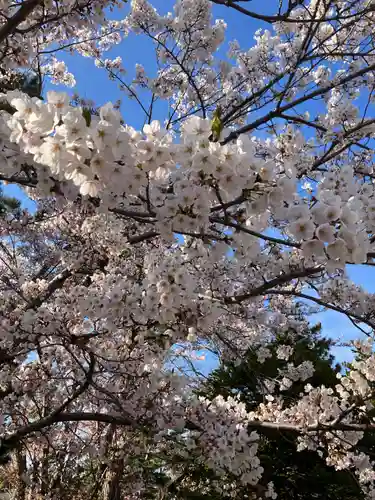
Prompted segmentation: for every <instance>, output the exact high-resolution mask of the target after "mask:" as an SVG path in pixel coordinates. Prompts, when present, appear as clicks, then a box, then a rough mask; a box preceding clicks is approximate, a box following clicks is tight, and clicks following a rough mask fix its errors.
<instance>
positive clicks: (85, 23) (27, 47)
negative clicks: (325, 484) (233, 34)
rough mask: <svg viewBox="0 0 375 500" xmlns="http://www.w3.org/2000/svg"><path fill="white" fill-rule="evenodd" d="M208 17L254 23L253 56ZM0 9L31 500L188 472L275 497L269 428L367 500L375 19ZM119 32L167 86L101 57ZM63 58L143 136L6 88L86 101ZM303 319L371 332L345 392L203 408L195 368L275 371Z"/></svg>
mask: <svg viewBox="0 0 375 500" xmlns="http://www.w3.org/2000/svg"><path fill="white" fill-rule="evenodd" d="M213 3H214V4H218V5H216V6H215V7H219V8H221V12H222V14H223V16H224V17H225V15H226V13H227V12H229V11H233V13H235V14H236V15H238V16H240V17H241V19H245V20H246V19H247V18H249V19H255V20H257V21H259V23H260V26H261V28H260V29H259V30H258V31H257V32H256V33H255V34H254V45H253V46H252V47H250V48H247V47H241V46H240V45H239V43H238V42H236V41H235V40H226V36H225V31H226V23H225V21H224V20H220V19H215V18H214V16H213V10H212V9H213ZM0 7H1V18H0V75H1V79H2V80H3V84H2V86H1V88H2V89H4V92H3V94H2V96H1V100H2V102H3V103H5V105H2V106H1V109H2V111H1V116H0V134H1V152H0V165H1V167H0V180H2V181H5V182H8V183H14V184H17V185H18V186H21V187H22V188H23V189H24V191H25V193H26V194H27V195H28V196H29V197H30V198H32V199H34V200H35V203H36V206H37V209H36V211H35V213H28V212H24V213H16V214H9V216H7V217H4V218H1V219H0V226H1V236H2V238H1V241H0V262H1V277H0V290H1V295H0V298H1V300H0V308H1V313H0V314H1V323H0V339H1V340H0V375H1V377H0V389H1V393H0V394H1V398H0V399H1V400H0V414H1V425H0V436H1V442H0V455H1V456H3V457H4V460H5V459H6V457H7V456H9V454H14V455H15V456H16V462H15V463H16V465H15V467H16V475H17V477H18V479H19V481H18V482H17V486H16V495H17V497H18V499H19V500H23V499H25V498H26V495H29V496H30V495H31V498H37V495H39V496H41V498H60V499H61V498H64V496H63V491H64V488H65V491H67V488H68V486H67V485H68V484H70V487H72V488H73V489H74V484H77V482H79V481H80V480H81V479H82V477H81V476H80V472H79V471H82V470H85V471H87V470H88V467H89V465H88V464H95V467H96V469H95V472H93V473H92V474H91V476H90V475H89V476H88V477H89V478H90V480H89V484H90V488H93V489H92V490H90V491H91V498H95V495H97V496H98V495H102V497H103V495H104V498H105V496H106V498H107V499H108V500H109V499H110V498H111V499H117V498H124V497H125V498H129V499H130V498H131V499H133V498H138V497H140V498H144V497H145V496H146V492H147V494H149V493H150V491H151V490H152V491H153V492H154V493H152V494H154V495H155V496H158V498H164V497H165V496H168V495H169V492H170V491H172V490H173V485H174V484H175V483H176V481H179V480H180V479H181V477H183V476H184V475H185V474H186V469H187V468H189V466H190V464H191V461H193V462H194V463H199V464H202V466H204V467H206V468H207V470H209V472H210V474H209V475H208V476H207V477H209V487H210V489H211V490H212V488H214V489H215V490H216V491H217V492H218V495H219V496H220V495H221V496H228V497H233V496H236V495H238V494H239V492H241V495H243V496H244V498H245V497H248V498H276V496H277V491H276V490H275V488H274V485H273V484H272V482H267V480H265V479H264V477H263V472H264V470H263V466H262V460H261V457H260V456H258V445H259V439H260V434H261V433H262V432H264V430H265V429H268V430H273V431H275V432H277V433H279V434H280V439H281V436H282V435H284V434H285V433H286V434H288V433H291V434H293V436H294V437H293V439H295V441H296V443H297V449H298V450H305V449H308V450H312V451H315V452H316V453H317V455H319V456H320V457H321V456H323V457H324V458H325V460H326V463H327V465H328V466H332V467H335V468H336V469H338V470H341V469H348V470H350V471H351V473H352V474H353V476H354V477H355V478H356V481H358V484H359V486H360V487H361V489H362V491H363V494H364V495H365V496H367V497H368V498H374V497H375V483H374V479H375V472H374V463H373V457H372V456H371V455H370V454H368V453H366V452H365V451H363V448H362V447H361V441H362V440H363V439H364V437H365V436H366V435H371V433H373V432H374V430H375V423H374V419H373V403H372V401H373V400H374V387H373V384H374V381H375V355H374V354H373V334H374V328H375V309H374V303H375V299H374V296H373V295H372V294H370V293H368V292H366V290H364V289H362V288H361V287H359V286H357V285H355V284H354V283H353V282H351V280H350V279H349V277H348V274H347V269H348V266H350V265H353V264H356V265H362V266H371V265H373V264H374V260H373V259H374V257H375V250H374V243H375V195H374V184H373V178H374V170H373V142H372V134H373V133H374V130H375V129H374V126H375V118H374V117H375V115H374V110H373V103H374V98H373V93H374V85H375V59H374V56H375V52H374V40H373V24H374V18H375V4H374V2H373V1H372V0H356V1H351V0H311V1H308V0H306V1H304V0H302V1H300V2H294V1H291V0H289V1H283V2H280V4H277V5H276V4H275V13H274V14H273V15H269V14H264V13H262V12H258V11H252V10H251V8H250V7H251V5H250V3H247V2H245V1H242V2H240V1H236V0H214V1H213V2H211V1H209V0H178V1H176V2H175V4H174V6H173V11H172V12H171V13H170V14H164V13H160V12H158V11H157V10H156V9H155V8H154V7H153V6H152V5H151V4H149V3H148V2H147V1H146V0H132V2H130V4H127V5H125V4H124V3H123V2H120V1H104V0H87V1H81V0H71V1H70V0H69V1H64V2H62V1H54V2H52V1H49V0H45V1H38V0H24V1H15V2H8V1H5V0H4V1H2V2H0ZM122 8H123V10H121V9H122ZM112 12H115V13H116V15H115V16H113V17H114V18H115V20H111V19H110V17H111V13H112ZM121 12H123V14H122V16H121V15H119V13H121ZM119 18H120V19H121V20H118V19H119ZM129 34H137V35H138V36H140V37H146V38H147V39H148V40H149V41H150V42H151V43H152V44H153V47H154V49H155V60H156V63H157V70H156V72H155V74H148V72H147V71H146V70H145V68H144V67H143V66H142V65H141V63H139V64H138V65H137V67H136V68H135V78H133V79H131V78H128V77H127V76H126V71H125V70H126V62H123V60H122V59H121V57H120V56H118V57H116V58H114V59H109V58H106V57H105V56H106V51H108V50H109V49H113V50H114V48H115V46H116V45H118V44H119V43H120V42H121V40H122V39H124V38H126V37H127V36H128V35H129ZM223 48H225V49H227V54H226V55H221V54H222V52H223ZM65 51H68V52H70V53H76V54H80V55H82V56H85V57H89V58H92V59H93V61H94V62H95V64H96V66H98V67H99V68H102V70H104V71H106V72H107V73H108V76H109V77H110V79H111V80H114V81H115V82H117V83H118V84H119V85H120V88H121V89H122V90H123V92H124V96H125V97H128V98H129V99H132V100H133V101H135V102H136V103H138V105H139V113H140V116H141V121H142V120H143V119H144V126H143V127H142V130H137V129H135V128H134V127H133V126H132V125H131V124H130V123H127V122H126V120H124V119H123V117H122V115H121V113H120V110H119V106H118V105H117V103H115V104H112V103H108V104H105V105H104V106H101V107H96V106H95V105H93V103H88V102H84V101H82V99H80V98H79V97H72V96H70V95H69V94H68V93H65V92H55V91H48V92H47V93H46V95H45V96H44V97H45V98H44V99H40V98H39V97H38V96H31V95H29V94H27V93H24V92H22V90H20V89H15V90H8V89H7V85H8V82H9V81H12V79H13V78H15V77H16V75H17V74H18V75H19V74H20V73H21V74H22V72H26V73H27V72H30V74H35V75H37V77H38V82H39V83H42V82H43V80H47V81H50V82H51V83H52V84H54V83H59V84H63V85H66V86H74V82H75V80H74V75H73V74H71V73H70V72H69V70H68V67H67V65H66V62H65V61H64V58H63V57H62V56H61V54H64V52H65ZM0 83H1V82H0ZM317 102H318V104H317ZM156 105H158V107H159V108H160V107H161V109H164V115H163V116H162V117H160V116H159V117H158V118H159V120H156V117H155V108H156ZM159 105H160V106H159ZM311 308H315V309H316V308H326V309H329V310H333V311H335V312H336V313H339V314H343V315H345V316H346V317H347V318H349V320H350V321H351V322H352V323H353V325H354V326H355V327H356V328H357V329H358V336H359V340H358V341H357V342H356V343H355V345H354V346H353V347H354V348H355V349H356V351H357V353H358V355H357V358H356V360H355V361H354V362H353V363H352V365H351V368H350V370H348V371H347V372H345V373H342V374H341V373H340V374H338V380H337V384H336V386H335V387H325V386H324V385H320V386H313V385H311V383H309V379H311V377H313V374H314V364H313V363H312V362H311V361H309V360H304V361H302V362H301V363H299V364H294V363H292V362H291V363H288V364H287V366H286V368H285V370H283V371H282V372H280V373H278V375H277V376H275V378H274V379H273V380H267V381H264V380H262V377H261V375H259V383H261V382H262V387H263V395H264V400H263V401H262V402H261V403H259V404H258V405H257V406H256V407H255V408H253V409H251V410H250V411H249V410H248V409H247V408H246V407H245V405H244V404H243V403H242V402H241V401H240V400H239V399H238V398H236V397H234V396H233V397H231V396H229V397H224V396H223V395H217V396H215V397H214V398H211V399H210V398H208V397H202V396H198V395H197V392H196V390H195V389H196V386H197V384H199V377H198V379H197V378H196V377H191V376H190V373H191V371H193V373H194V360H193V353H194V352H195V351H196V350H197V349H201V348H203V347H204V348H206V349H210V350H212V351H213V352H214V353H215V354H216V355H217V357H218V359H219V361H230V362H233V363H239V362H241V360H242V359H243V357H244V356H245V355H246V354H247V353H248V352H249V349H252V350H256V351H257V355H258V359H259V360H260V361H261V360H266V359H267V358H268V357H269V356H270V349H269V344H270V343H271V342H272V341H273V340H274V338H275V337H276V336H277V335H280V334H287V333H288V342H286V344H285V346H284V347H283V346H280V353H279V356H280V357H281V359H286V357H287V356H290V355H291V352H290V349H291V346H293V342H294V340H295V338H297V337H298V338H300V337H301V336H303V335H304V333H306V332H308V330H309V324H308V314H309V312H311V310H312V309H311ZM340 335H341V332H337V338H338V339H339V338H340ZM364 339H365V340H364ZM178 359H180V360H182V361H183V366H190V365H189V363H190V364H191V369H192V370H187V369H186V370H185V373H184V374H181V373H180V372H179V371H178V370H176V369H174V368H171V366H174V361H176V363H177V365H178ZM301 381H302V382H303V383H304V384H305V386H304V391H303V392H301V393H300V396H299V397H298V398H297V399H296V401H294V402H293V404H291V405H289V404H286V401H284V397H283V393H284V391H286V390H288V389H289V388H290V387H292V386H293V384H295V383H298V384H300V383H301ZM156 457H157V458H156ZM148 458H150V460H151V459H152V460H153V461H154V460H155V461H154V462H153V463H154V464H157V465H156V466H155V467H154V468H151V469H152V471H151V472H150V470H149V469H148V468H147V464H148V463H150V462H148ZM103 464H104V465H103ZM101 467H104V468H101ZM74 470H75V471H76V472H77V474H76V476H74V474H71V473H70V472H69V471H74ZM100 471H102V472H100ZM101 474H105V477H106V480H104V485H105V487H104V488H102V486H103V484H102V482H103V477H104V476H102V475H101ZM157 474H163V475H164V476H166V477H168V478H169V479H168V480H167V481H164V482H163V483H162V485H160V484H159V483H158V481H157V480H156V479H157V478H156V475H157ZM71 477H74V481H73V480H72V481H70V479H69V480H67V478H71ZM124 478H126V480H124ZM207 480H208V479H207ZM202 481H203V479H199V478H198V480H197V482H196V483H195V484H196V488H197V490H198V491H201V492H204V491H205V488H206V487H207V485H205V484H204V482H202ZM85 484H86V483H85ZM151 486H152V487H151ZM99 490H100V491H99ZM150 494H151V493H150ZM93 495H94V496H93ZM116 495H117V496H116ZM71 496H72V495H71ZM71 496H70V497H71ZM79 496H80V498H82V495H81V493H80V495H79Z"/></svg>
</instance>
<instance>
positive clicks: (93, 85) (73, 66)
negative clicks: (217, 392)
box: [6, 0, 375, 372]
mask: <svg viewBox="0 0 375 500" xmlns="http://www.w3.org/2000/svg"><path fill="white" fill-rule="evenodd" d="M152 3H153V5H154V6H155V7H156V8H157V9H158V10H160V11H161V12H167V11H171V10H172V9H173V3H174V2H173V0H154V2H152ZM244 5H245V6H246V7H247V8H249V9H251V10H254V11H259V12H262V13H270V14H271V13H274V12H275V10H276V8H277V5H278V1H276V0H262V1H261V0H252V1H251V2H248V3H246V4H244ZM128 8H129V6H128V5H127V6H125V8H124V9H123V10H122V11H119V12H118V13H115V14H114V16H115V17H117V18H120V17H123V16H124V15H125V13H126V12H127V11H128ZM213 13H214V17H215V18H223V19H225V21H226V23H227V25H228V28H227V38H228V40H233V39H237V40H238V41H239V42H240V45H241V47H242V48H244V49H245V48H250V47H251V46H252V45H254V39H253V36H254V33H255V31H256V30H257V29H259V28H267V27H268V26H267V25H265V24H263V23H261V22H259V21H256V20H253V19H250V18H248V17H246V16H242V15H239V14H238V13H236V12H235V11H233V10H231V9H229V8H226V7H224V6H217V5H215V6H214V8H213ZM112 17H113V16H112ZM226 48H227V47H224V48H223V49H221V50H220V52H219V56H220V57H225V52H226ZM116 56H121V57H122V59H123V64H124V66H125V68H126V70H127V76H128V78H129V77H130V78H131V77H132V76H133V75H134V67H135V64H136V63H141V64H143V65H144V67H145V69H146V71H151V72H154V71H155V68H156V66H155V62H154V56H153V50H152V44H151V42H150V41H149V40H147V39H146V38H145V37H144V36H136V35H134V34H132V35H130V36H129V37H128V38H126V39H125V41H124V42H122V43H121V44H120V45H119V46H116V47H114V49H113V50H111V51H109V52H108V53H107V55H106V57H108V58H112V57H116ZM58 57H59V58H61V59H64V60H65V62H66V63H67V65H68V68H69V70H70V71H71V72H72V73H73V74H74V76H75V78H76V81H77V86H76V87H75V88H74V89H71V90H69V92H76V93H77V94H79V95H80V97H83V98H86V99H92V100H93V101H94V102H95V104H96V105H102V104H104V103H106V102H107V101H116V100H117V99H121V98H123V104H122V108H121V111H122V114H123V117H124V120H125V121H126V122H127V123H129V124H131V125H133V126H135V127H142V124H143V116H141V114H140V112H139V107H138V105H137V104H136V103H135V102H134V101H129V99H127V98H126V97H125V96H124V95H123V93H122V92H121V91H120V90H119V88H118V85H117V84H116V83H115V82H113V81H110V80H109V78H108V75H107V72H106V71H105V70H103V69H98V68H96V67H95V65H94V62H93V60H92V59H87V58H84V57H81V56H71V55H65V54H63V53H59V54H58ZM49 88H53V89H57V90H60V89H61V90H66V89H65V88H64V89H63V88H60V87H56V86H51V85H47V86H46V89H45V90H49ZM145 102H146V103H147V102H148V101H145ZM156 118H161V119H162V118H163V117H162V116H156ZM6 190H7V192H8V193H12V194H14V195H16V196H18V197H21V198H22V200H23V203H24V205H25V206H26V207H32V203H30V201H29V200H28V199H27V198H26V197H25V196H24V195H23V194H22V193H23V192H22V191H21V190H20V189H18V188H17V187H14V186H9V187H7V188H6ZM348 273H349V275H350V277H351V278H352V279H353V280H354V281H355V282H356V283H357V284H360V285H362V286H363V287H364V288H365V289H366V290H368V291H370V292H375V280H374V277H375V269H374V268H373V267H369V266H348ZM312 320H313V321H314V322H321V323H322V325H323V333H324V334H325V335H327V336H332V337H335V338H337V337H340V338H342V339H343V340H349V339H350V338H356V337H357V336H358V335H357V332H358V330H356V329H355V328H354V327H353V325H352V324H351V323H350V321H349V320H348V319H347V318H345V317H343V316H342V315H340V314H338V313H335V312H332V311H329V312H325V313H319V314H316V315H314V316H313V318H312ZM335 355H336V356H337V359H338V360H339V361H341V360H343V359H346V358H347V350H343V349H335ZM211 366H212V361H209V362H206V364H205V367H204V371H205V372H207V370H209V368H210V367H211Z"/></svg>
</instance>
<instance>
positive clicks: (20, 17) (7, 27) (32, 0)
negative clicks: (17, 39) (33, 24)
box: [0, 0, 41, 43]
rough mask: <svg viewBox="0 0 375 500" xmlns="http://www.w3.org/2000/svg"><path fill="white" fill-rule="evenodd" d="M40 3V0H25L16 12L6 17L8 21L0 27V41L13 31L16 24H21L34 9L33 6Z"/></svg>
mask: <svg viewBox="0 0 375 500" xmlns="http://www.w3.org/2000/svg"><path fill="white" fill-rule="evenodd" d="M39 3H41V2H40V0H25V1H24V2H23V3H22V5H21V7H20V8H19V9H18V10H17V12H16V13H15V14H14V16H12V17H11V18H9V19H8V21H7V22H6V23H5V24H4V25H3V26H2V27H1V28H0V43H2V42H4V40H5V39H6V38H7V37H8V36H9V35H11V34H12V33H14V31H15V30H16V29H17V26H18V25H19V24H21V23H22V22H23V21H25V19H26V18H27V16H28V15H29V14H31V12H32V11H33V10H34V9H35V7H36V6H37V5H38V4H39Z"/></svg>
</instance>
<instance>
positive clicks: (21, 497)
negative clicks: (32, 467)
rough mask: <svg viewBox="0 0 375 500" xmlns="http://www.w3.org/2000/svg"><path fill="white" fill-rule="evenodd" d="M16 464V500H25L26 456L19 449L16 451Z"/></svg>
mask: <svg viewBox="0 0 375 500" xmlns="http://www.w3.org/2000/svg"><path fill="white" fill-rule="evenodd" d="M16 462H17V482H16V500H25V498H26V482H25V474H26V472H27V469H26V455H25V454H24V453H23V452H22V450H20V449H18V450H17V451H16Z"/></svg>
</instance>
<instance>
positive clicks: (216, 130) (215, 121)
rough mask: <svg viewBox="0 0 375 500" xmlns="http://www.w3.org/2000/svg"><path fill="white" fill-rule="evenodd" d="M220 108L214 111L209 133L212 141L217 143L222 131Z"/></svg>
mask: <svg viewBox="0 0 375 500" xmlns="http://www.w3.org/2000/svg"><path fill="white" fill-rule="evenodd" d="M221 114H222V111H221V108H220V106H218V107H217V109H216V110H215V111H214V113H213V116H212V122H211V131H212V138H213V140H214V141H218V140H219V139H220V134H221V132H222V130H223V122H222V121H221Z"/></svg>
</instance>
